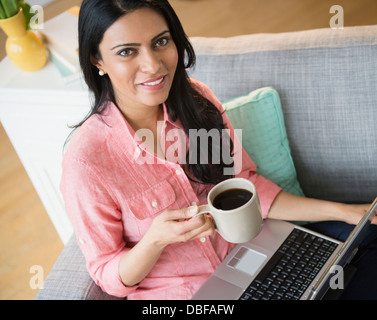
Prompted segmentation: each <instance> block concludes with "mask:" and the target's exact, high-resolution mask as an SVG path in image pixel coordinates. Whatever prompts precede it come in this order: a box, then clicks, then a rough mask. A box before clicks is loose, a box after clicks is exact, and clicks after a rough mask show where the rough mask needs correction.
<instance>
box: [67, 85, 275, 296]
mask: <svg viewBox="0 0 377 320" xmlns="http://www.w3.org/2000/svg"><path fill="white" fill-rule="evenodd" d="M191 82H192V85H193V86H194V87H195V88H196V89H197V90H198V91H199V92H200V93H201V94H202V95H203V96H205V97H206V98H207V99H209V100H210V101H211V102H212V103H213V104H214V105H215V106H216V107H217V108H219V109H220V110H221V111H223V109H222V106H221V104H220V102H219V101H218V100H217V98H216V97H215V96H214V94H213V93H212V92H211V91H210V90H209V89H208V88H207V87H206V86H205V85H204V84H202V83H200V82H198V81H196V80H191ZM223 117H224V121H225V123H226V125H227V127H228V128H229V129H230V130H233V128H232V126H231V124H230V122H229V119H228V118H227V116H226V114H225V113H224V115H223ZM173 129H182V125H181V124H180V122H179V120H177V121H176V122H173V121H172V119H170V117H169V115H168V113H167V111H166V107H165V106H164V125H163V126H162V130H164V131H165V132H164V134H162V135H161V137H162V138H163V137H164V139H165V136H166V134H165V133H168V132H169V131H170V130H173ZM137 140H138V139H135V131H134V130H133V129H132V128H131V126H130V125H129V124H128V122H127V121H126V120H125V118H124V117H123V115H122V114H121V112H120V111H119V109H118V108H117V107H116V106H115V105H114V104H112V103H109V105H108V107H107V109H106V110H105V112H104V113H103V114H102V116H99V115H93V116H91V117H90V118H89V119H88V120H87V121H86V122H85V123H84V124H83V125H82V126H81V127H80V128H79V130H78V131H77V132H76V133H75V135H74V137H73V139H72V140H71V142H70V144H69V147H68V150H67V151H66V153H65V155H64V160H63V176H62V181H61V191H62V194H63V197H64V201H65V206H66V211H67V214H68V216H69V218H70V221H71V222H72V225H73V227H74V230H75V234H76V237H77V240H78V243H79V246H80V248H81V250H82V252H83V254H84V256H85V259H86V264H87V269H88V272H89V274H90V276H91V277H92V278H93V280H94V281H95V283H96V284H97V285H99V286H100V287H101V288H102V290H104V291H105V292H107V293H108V294H110V295H114V296H118V297H125V296H127V298H128V299H190V298H191V297H192V296H193V294H194V293H195V292H196V291H197V290H198V289H199V287H200V286H201V285H202V284H203V282H204V281H205V280H206V279H207V278H208V276H209V275H210V274H211V273H212V272H213V271H214V270H215V268H216V267H217V266H218V265H219V264H220V263H221V261H222V260H223V259H224V258H225V257H226V255H227V254H228V253H229V251H230V250H231V249H232V248H233V246H234V245H233V244H231V243H228V242H226V241H225V240H224V239H223V238H222V237H221V236H220V235H219V234H218V233H215V234H214V235H212V236H210V237H207V238H205V239H201V240H200V239H195V240H191V241H188V242H184V243H175V244H172V245H168V246H167V247H166V248H165V249H164V251H163V252H162V254H161V256H160V257H159V259H158V261H157V262H156V264H155V266H154V267H153V268H152V270H151V271H150V273H149V274H148V275H147V276H146V278H144V279H143V280H142V281H141V282H140V283H139V284H137V285H135V286H133V287H127V286H125V285H124V284H123V283H122V281H121V278H120V275H119V269H118V267H119V262H120V258H121V256H122V254H123V253H124V252H126V251H128V250H131V248H132V247H133V246H134V245H135V244H136V243H137V242H139V241H140V240H141V238H142V237H143V235H144V234H145V232H146V231H147V230H148V228H149V227H150V225H151V223H152V221H153V219H154V218H155V217H156V216H157V215H159V214H160V213H161V212H163V211H165V210H167V209H179V208H184V207H188V206H190V205H193V204H197V205H201V204H205V203H206V195H207V192H208V189H209V188H207V190H204V192H203V190H202V189H201V188H199V187H198V185H197V184H195V183H193V182H191V181H190V180H189V179H188V178H187V176H186V174H185V173H184V171H183V170H182V167H181V165H180V164H179V163H177V162H174V161H156V162H155V163H149V161H144V163H143V161H140V157H142V156H145V153H146V152H147V153H148V151H145V149H143V148H142V147H141V144H140V143H139V142H138V141H137ZM163 142H166V143H167V145H166V146H165V147H167V146H169V143H170V145H171V144H172V142H167V141H163ZM241 150H242V170H241V172H240V173H239V174H237V175H236V176H237V177H243V178H246V179H249V180H250V181H252V182H253V183H254V184H255V186H256V189H257V192H258V195H259V198H260V202H261V208H262V213H263V217H264V218H266V217H267V214H268V211H269V208H270V206H271V204H272V202H273V200H274V198H275V197H276V195H277V194H278V193H279V192H280V190H281V189H280V188H279V187H278V186H276V185H275V184H274V183H272V182H271V181H269V180H267V179H265V178H264V177H262V176H260V175H258V174H257V173H256V166H255V164H254V163H253V161H252V160H251V159H250V157H249V156H248V155H247V154H246V152H245V151H244V150H243V149H242V148H241ZM150 156H151V157H152V158H153V157H154V158H156V156H155V155H154V153H150Z"/></svg>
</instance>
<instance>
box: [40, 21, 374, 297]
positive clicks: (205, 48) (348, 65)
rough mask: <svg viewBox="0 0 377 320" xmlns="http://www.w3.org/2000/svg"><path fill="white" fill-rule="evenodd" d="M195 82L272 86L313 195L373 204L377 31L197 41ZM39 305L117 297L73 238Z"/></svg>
mask: <svg viewBox="0 0 377 320" xmlns="http://www.w3.org/2000/svg"><path fill="white" fill-rule="evenodd" d="M192 43H193V45H194V48H195V50H196V53H197V64H196V67H195V69H194V70H192V71H191V73H190V74H191V76H192V77H193V78H196V79H198V80H200V81H202V82H204V83H206V84H207V85H208V86H209V87H210V88H211V89H212V90H213V92H214V93H215V94H216V95H217V97H218V98H219V100H220V101H226V100H228V99H231V98H234V97H237V96H240V95H244V94H247V93H249V92H250V91H252V90H255V89H257V88H261V87H265V86H272V87H274V88H275V89H276V90H277V91H278V93H279V95H280V99H281V104H282V109H283V114H284V119H285V125H286V129H287V135H288V139H289V144H290V149H291V153H292V158H293V161H294V164H295V167H296V171H297V177H298V180H299V182H300V185H301V187H302V189H303V191H304V193H305V195H306V196H309V197H314V198H321V199H326V200H333V201H341V202H354V203H358V202H371V201H372V200H373V199H374V197H375V196H376V194H377V25H376V26H362V27H346V28H344V29H334V30H332V29H330V28H328V29H318V30H309V31H302V32H292V33H281V34H255V35H245V36H238V37H232V38H192ZM37 299H115V298H114V297H111V296H109V295H107V294H105V293H103V292H102V291H101V289H100V288H99V287H98V286H97V285H95V284H94V282H93V281H92V280H91V278H90V277H89V275H88V273H87V271H86V269H85V261H84V258H83V256H82V254H81V252H80V250H79V248H78V246H77V244H76V240H75V238H74V236H73V237H72V239H71V240H70V241H69V243H68V244H67V245H66V247H65V248H64V250H63V251H62V253H61V255H60V257H59V258H58V260H57V262H56V264H55V265H54V267H53V269H52V271H51V272H50V274H49V275H48V276H47V278H46V280H45V282H44V284H43V288H42V289H41V290H40V291H39V293H38V295H37Z"/></svg>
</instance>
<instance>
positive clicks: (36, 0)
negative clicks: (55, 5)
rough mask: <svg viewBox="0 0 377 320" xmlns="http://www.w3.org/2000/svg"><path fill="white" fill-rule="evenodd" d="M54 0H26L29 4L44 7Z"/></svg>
mask: <svg viewBox="0 0 377 320" xmlns="http://www.w3.org/2000/svg"><path fill="white" fill-rule="evenodd" d="M53 1H54V0H26V2H27V3H28V4H30V5H31V6H33V5H35V4H38V5H40V6H42V7H44V6H45V5H46V4H49V3H50V2H53Z"/></svg>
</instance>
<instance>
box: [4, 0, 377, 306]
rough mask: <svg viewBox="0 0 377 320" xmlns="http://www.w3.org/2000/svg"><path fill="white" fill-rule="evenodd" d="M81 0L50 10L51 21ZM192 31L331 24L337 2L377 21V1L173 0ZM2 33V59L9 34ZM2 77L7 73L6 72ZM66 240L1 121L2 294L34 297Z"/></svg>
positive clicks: (350, 18) (355, 21)
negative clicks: (34, 284) (40, 275)
mask: <svg viewBox="0 0 377 320" xmlns="http://www.w3.org/2000/svg"><path fill="white" fill-rule="evenodd" d="M79 3H80V1H79V0H64V1H63V0H60V1H55V2H54V3H52V4H50V5H49V6H47V7H46V9H45V18H46V20H47V19H49V18H51V17H53V16H55V15H57V14H58V13H59V12H61V11H63V10H65V9H66V8H69V7H70V6H72V5H75V4H79ZM170 3H171V4H172V6H173V7H174V9H175V10H176V12H177V14H178V16H179V17H180V19H181V21H182V24H183V26H184V28H185V30H186V33H187V34H188V35H189V36H217V37H226V36H232V35H239V34H248V33H261V32H262V33H265V32H273V33H275V32H289V31H298V30H306V29H313V28H328V27H329V20H330V18H331V16H332V15H331V14H330V13H329V10H330V7H331V6H332V5H333V4H335V3H336V4H338V5H341V6H342V7H343V9H344V25H345V26H353V25H369V24H377V1H376V0H357V1H356V0H339V1H338V0H337V1H333V0H263V1H260V0H171V1H170ZM1 33H2V32H0V58H2V57H3V54H4V45H3V43H4V38H5V37H4V34H1ZM2 76H3V75H2ZM62 248H63V245H62V243H61V241H60V239H59V237H58V235H57V233H56V231H55V229H54V227H53V225H52V223H51V222H50V219H49V217H48V215H47V213H46V211H45V209H44V208H43V205H42V203H41V201H40V200H39V197H38V195H37V193H36V192H35V189H34V188H33V185H32V184H31V182H30V180H29V178H28V176H27V174H26V172H25V170H24V168H23V166H22V164H21V162H20V160H19V158H18V156H17V154H16V153H15V151H14V149H13V147H12V144H11V142H10V141H9V139H8V137H7V135H6V133H5V131H4V129H3V127H2V126H1V125H0V299H1V300H4V299H34V297H35V295H36V293H37V290H34V289H32V288H31V287H30V280H31V278H32V277H33V274H31V273H30V268H31V267H32V266H35V265H36V266H41V267H42V268H43V271H44V277H45V276H46V275H47V274H48V272H49V270H50V269H51V267H52V265H53V263H54V261H55V260H56V258H57V257H58V255H59V253H60V251H61V250H62Z"/></svg>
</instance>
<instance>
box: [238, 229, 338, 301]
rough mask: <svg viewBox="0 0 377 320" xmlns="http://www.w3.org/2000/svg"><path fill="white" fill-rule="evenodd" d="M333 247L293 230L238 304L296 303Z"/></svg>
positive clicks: (319, 239)
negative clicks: (293, 301)
mask: <svg viewBox="0 0 377 320" xmlns="http://www.w3.org/2000/svg"><path fill="white" fill-rule="evenodd" d="M337 246H338V244H337V243H335V242H332V241H329V240H326V239H323V238H320V237H318V236H316V235H313V234H311V233H308V232H305V231H303V230H300V229H296V228H295V229H294V230H293V231H292V232H291V233H290V235H289V236H288V237H287V239H286V240H285V241H284V242H283V244H282V245H281V246H280V248H279V249H278V251H276V253H275V254H274V255H273V256H272V257H271V259H270V260H269V261H268V262H267V264H266V265H265V266H264V267H263V269H262V270H261V271H260V273H259V274H258V275H257V277H256V278H255V279H254V280H253V281H252V283H251V284H250V285H249V286H248V287H247V288H246V290H245V291H244V293H243V294H242V296H241V297H240V300H282V299H284V300H299V299H300V298H301V296H302V295H303V293H304V292H305V290H306V289H307V288H308V286H309V285H310V283H311V282H312V281H313V279H314V278H315V277H316V276H317V274H318V272H319V271H320V270H321V268H322V267H323V265H324V264H325V263H326V261H327V260H328V259H329V257H330V256H331V254H332V253H333V252H334V250H335V249H336V247H337Z"/></svg>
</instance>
